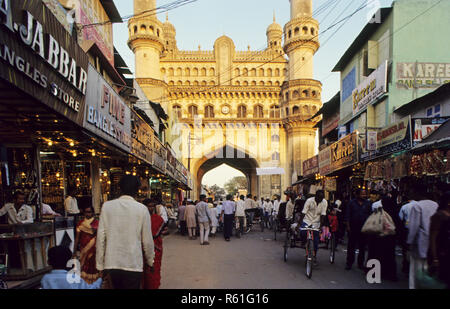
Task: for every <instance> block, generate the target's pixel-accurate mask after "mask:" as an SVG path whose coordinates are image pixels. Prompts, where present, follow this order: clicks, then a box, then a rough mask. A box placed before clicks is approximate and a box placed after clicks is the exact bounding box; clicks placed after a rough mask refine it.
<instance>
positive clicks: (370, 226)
mask: <svg viewBox="0 0 450 309" xmlns="http://www.w3.org/2000/svg"><path fill="white" fill-rule="evenodd" d="M361 233H364V234H375V235H380V234H381V233H383V212H382V211H375V212H374V213H372V214H371V215H370V216H369V218H367V220H366V222H365V223H364V225H363V227H362V229H361Z"/></svg>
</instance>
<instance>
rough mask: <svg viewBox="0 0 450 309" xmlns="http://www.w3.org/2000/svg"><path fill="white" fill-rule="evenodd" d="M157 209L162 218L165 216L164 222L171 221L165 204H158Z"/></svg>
mask: <svg viewBox="0 0 450 309" xmlns="http://www.w3.org/2000/svg"><path fill="white" fill-rule="evenodd" d="M156 209H157V211H158V215H160V216H161V218H163V220H164V223H167V221H169V217H168V215H167V210H166V207H164V206H163V205H161V204H160V205H156Z"/></svg>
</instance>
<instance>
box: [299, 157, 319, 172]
mask: <svg viewBox="0 0 450 309" xmlns="http://www.w3.org/2000/svg"><path fill="white" fill-rule="evenodd" d="M318 173H319V156H314V157H312V158H310V159H308V160H306V161H303V177H307V176H310V175H315V174H318Z"/></svg>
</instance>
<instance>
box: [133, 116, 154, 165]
mask: <svg viewBox="0 0 450 309" xmlns="http://www.w3.org/2000/svg"><path fill="white" fill-rule="evenodd" d="M152 135H154V134H153V129H152V127H151V126H150V125H149V124H148V123H146V122H145V121H144V120H143V119H142V118H141V117H140V116H139V115H138V114H137V113H136V112H135V111H134V110H131V153H132V154H133V155H135V156H136V157H137V158H139V159H141V160H143V161H145V162H146V163H148V164H152V157H153V153H152V149H153V145H152V143H153V140H152Z"/></svg>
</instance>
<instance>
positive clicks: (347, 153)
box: [330, 132, 359, 173]
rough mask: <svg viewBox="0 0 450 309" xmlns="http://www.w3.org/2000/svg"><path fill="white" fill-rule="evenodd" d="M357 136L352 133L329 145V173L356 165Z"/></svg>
mask: <svg viewBox="0 0 450 309" xmlns="http://www.w3.org/2000/svg"><path fill="white" fill-rule="evenodd" d="M358 153H359V151H358V134H357V133H356V132H353V133H352V134H350V135H347V136H346V137H344V138H343V139H341V140H339V141H337V142H336V143H334V144H333V145H331V170H330V173H332V172H335V171H338V170H340V169H343V168H346V167H348V166H351V165H354V164H356V163H358V159H359V157H358Z"/></svg>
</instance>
